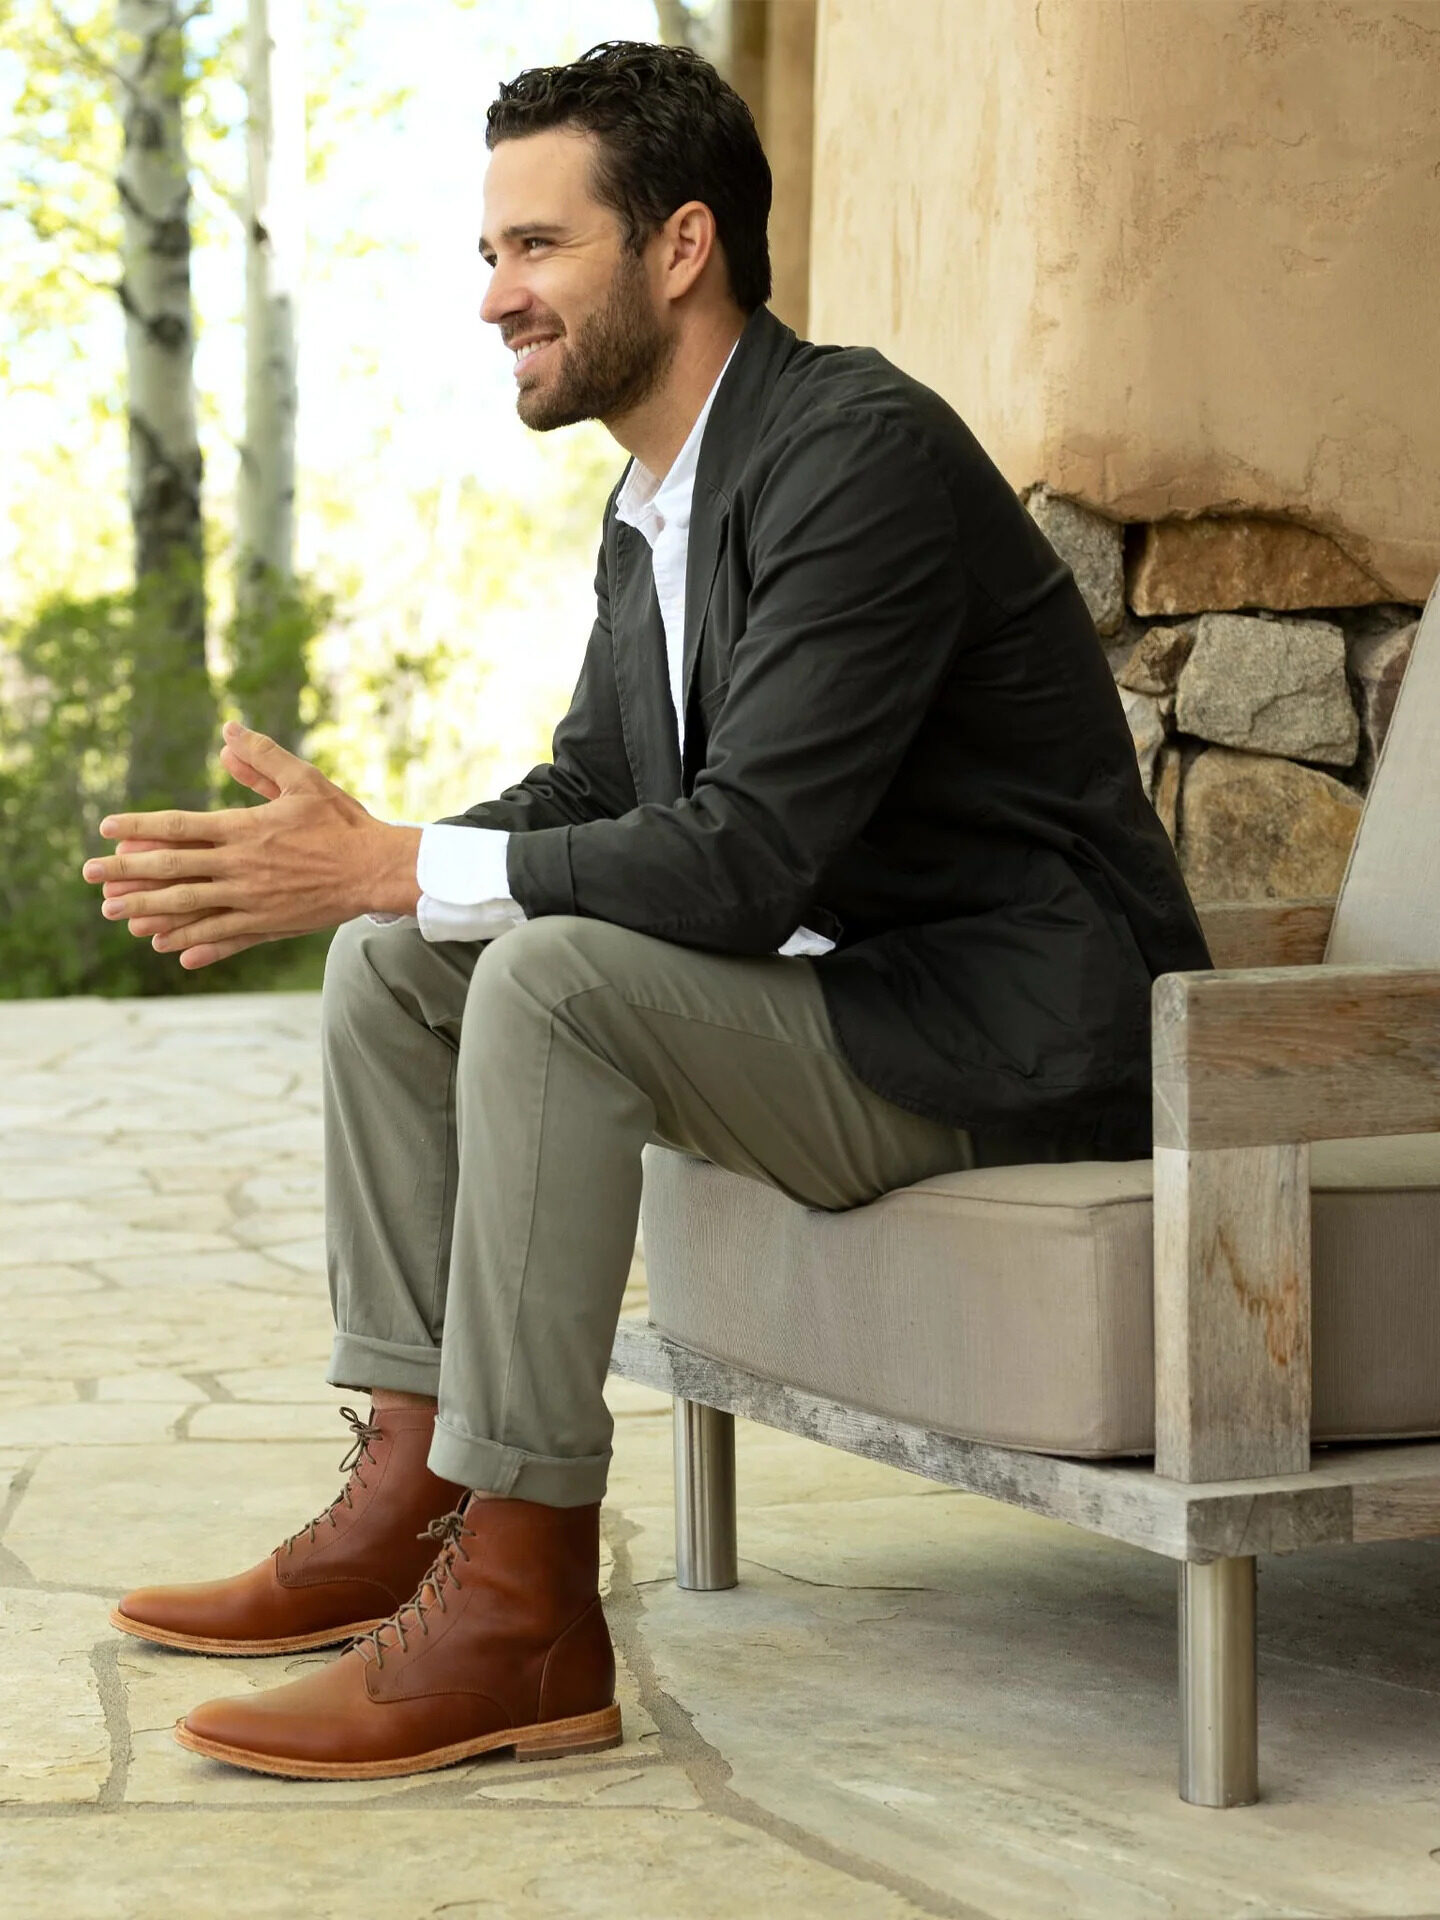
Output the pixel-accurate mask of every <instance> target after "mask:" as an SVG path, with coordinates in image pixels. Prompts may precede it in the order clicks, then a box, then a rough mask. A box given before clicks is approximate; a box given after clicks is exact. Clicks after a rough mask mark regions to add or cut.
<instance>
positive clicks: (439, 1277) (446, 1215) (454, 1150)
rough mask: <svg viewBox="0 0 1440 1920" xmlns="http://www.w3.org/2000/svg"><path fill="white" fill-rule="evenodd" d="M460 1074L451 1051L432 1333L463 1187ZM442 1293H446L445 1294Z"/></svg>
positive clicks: (446, 1289) (447, 1285) (433, 1277)
mask: <svg viewBox="0 0 1440 1920" xmlns="http://www.w3.org/2000/svg"><path fill="white" fill-rule="evenodd" d="M459 1072H460V1050H459V1048H458V1047H456V1048H452V1049H451V1053H450V1072H449V1076H448V1077H447V1079H446V1082H445V1172H444V1176H443V1178H442V1179H441V1182H440V1217H439V1220H438V1222H437V1224H436V1229H435V1270H434V1272H433V1273H432V1274H431V1276H430V1311H429V1314H428V1316H427V1318H428V1324H429V1326H430V1329H431V1332H432V1334H433V1332H434V1328H435V1320H436V1310H437V1307H438V1306H439V1303H440V1301H441V1299H442V1298H444V1297H448V1294H449V1290H450V1253H451V1248H450V1246H449V1245H447V1244H446V1236H445V1222H446V1221H447V1220H448V1219H451V1218H452V1216H453V1213H454V1203H455V1201H456V1200H457V1199H458V1197H459V1188H460V1143H459V1141H458V1139H457V1138H456V1128H455V1111H456V1088H455V1082H456V1080H457V1078H458V1076H459ZM452 1160H453V1161H454V1163H455V1193H454V1194H453V1195H452V1193H451V1190H450V1163H451V1161H452ZM442 1290H443V1292H442ZM439 1318H440V1327H441V1337H442V1338H443V1337H444V1314H443V1312H442V1313H441V1314H440V1316H439Z"/></svg>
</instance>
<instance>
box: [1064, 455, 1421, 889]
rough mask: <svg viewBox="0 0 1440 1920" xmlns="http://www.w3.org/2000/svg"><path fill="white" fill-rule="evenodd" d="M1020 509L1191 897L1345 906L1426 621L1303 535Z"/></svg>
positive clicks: (1333, 548)
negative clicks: (1363, 823) (1110, 697)
mask: <svg viewBox="0 0 1440 1920" xmlns="http://www.w3.org/2000/svg"><path fill="white" fill-rule="evenodd" d="M1027 505H1028V506H1029V509H1030V512H1031V514H1032V515H1033V516H1034V518H1035V520H1036V522H1037V524H1038V525H1039V526H1040V527H1041V529H1042V530H1043V531H1044V533H1045V534H1046V536H1047V538H1048V539H1049V541H1050V543H1051V545H1052V546H1053V547H1054V548H1055V550H1056V552H1057V553H1059V555H1060V556H1061V558H1062V559H1064V560H1065V561H1066V562H1068V564H1069V566H1070V567H1071V569H1072V570H1073V572H1074V574H1075V578H1076V581H1077V582H1078V584H1079V587H1080V591H1081V593H1082V594H1083V595H1084V596H1085V600H1086V603H1087V605H1088V606H1089V608H1090V611H1091V614H1092V615H1093V616H1094V619H1095V624H1096V626H1097V628H1098V629H1099V631H1100V634H1101V637H1102V639H1103V640H1104V642H1105V645H1106V649H1107V653H1108V657H1109V660H1110V666H1111V670H1112V671H1113V673H1114V675H1115V679H1116V681H1117V683H1118V685H1119V689H1120V698H1121V702H1122V704H1123V705H1124V708H1125V714H1126V718H1127V719H1128V720H1129V723H1130V732H1131V735H1132V737H1133V738H1134V741H1135V752H1136V755H1137V758H1138V759H1139V762H1140V771H1141V774H1142V777H1143V778H1144V781H1145V786H1146V791H1147V792H1148V793H1149V795H1150V798H1151V800H1152V801H1153V803H1154V805H1155V809H1156V811H1157V812H1158V813H1159V815H1160V818H1161V820H1162V821H1163V822H1164V823H1165V827H1166V830H1167V832H1168V833H1169V835H1170V837H1171V839H1172V840H1173V841H1174V842H1175V847H1176V850H1177V852H1178V854H1179V857H1180V865H1181V869H1182V871H1183V872H1184V875H1185V878H1186V881H1187V882H1188V884H1189V887H1190V891H1191V893H1192V894H1193V895H1194V896H1195V898H1196V899H1197V900H1265V899H1272V900H1274V899H1303V898H1308V897H1312V896H1319V895H1329V894H1333V893H1335V892H1336V890H1337V889H1338V887H1339V885H1340V881H1341V878H1342V876H1343V874H1344V871H1345V861H1346V857H1347V855H1348V854H1349V851H1350V843H1351V841H1352V840H1353V839H1354V837H1355V829H1356V827H1357V825H1358V824H1359V820H1360V809H1361V806H1362V805H1363V802H1364V796H1365V789H1366V787H1367V786H1368V785H1369V782H1370V777H1371V775H1372V774H1373V772H1374V769H1375V761H1376V757H1377V756H1378V754H1379V751H1380V746H1381V743H1382V741H1383V740H1384V737H1385V729H1386V727H1387V726H1388V725H1389V722H1390V715H1391V712H1392V710H1393V708H1394V705H1395V695H1396V693H1397V691H1398V690H1399V686H1400V679H1401V676H1402V675H1403V673H1404V671H1405V664H1406V662H1407V660H1408V659H1409V657H1410V647H1411V644H1412V642H1413V640H1414V637H1415V628H1416V623H1417V621H1418V618H1419V609H1418V608H1417V607H1413V606H1408V605H1399V604H1397V603H1396V602H1394V601H1392V600H1389V599H1387V598H1386V596H1385V593H1384V589H1383V587H1382V586H1381V585H1380V584H1379V583H1377V582H1376V581H1375V580H1373V579H1372V578H1371V577H1370V576H1369V575H1368V574H1367V573H1366V572H1365V571H1364V570H1363V569H1362V568H1361V567H1359V566H1358V565H1357V564H1356V563H1355V562H1354V561H1353V560H1352V559H1351V558H1350V557H1349V556H1348V555H1347V554H1346V553H1345V552H1344V551H1343V550H1342V549H1341V548H1340V547H1339V546H1337V545H1336V544H1335V542H1334V541H1333V540H1330V539H1328V538H1327V537H1326V536H1325V535H1324V534H1321V533H1317V532H1315V531H1314V530H1313V529H1311V528H1309V527H1304V526H1300V525H1298V524H1297V523H1295V522H1292V521H1284V520H1269V519H1264V518H1258V517H1255V516H1244V517H1241V516H1234V517H1231V516H1221V515H1216V516H1214V517H1211V518H1206V519H1197V520H1183V521H1181V520H1175V521H1162V522H1158V523H1156V524H1153V525H1145V526H1123V525H1121V524H1119V523H1118V522H1116V521H1114V520H1108V519H1106V518H1104V517H1103V516H1102V515H1100V514H1097V513H1093V512H1091V511H1090V510H1089V509H1087V508H1085V507H1083V506H1081V505H1079V504H1078V503H1076V502H1075V501H1072V500H1067V499H1064V498H1062V497H1061V496H1060V495H1058V494H1055V493H1052V492H1050V491H1049V490H1048V489H1046V488H1044V487H1037V488H1035V489H1034V490H1033V491H1032V492H1031V493H1030V494H1029V496H1028V498H1027Z"/></svg>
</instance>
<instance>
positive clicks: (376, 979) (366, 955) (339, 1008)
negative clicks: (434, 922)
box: [321, 917, 420, 1030]
mask: <svg viewBox="0 0 1440 1920" xmlns="http://www.w3.org/2000/svg"><path fill="white" fill-rule="evenodd" d="M419 939H420V932H419V929H418V928H417V927H416V925H415V923H414V921H413V920H412V921H397V922H395V923H393V924H389V925H382V924H379V923H377V922H376V921H374V920H370V919H367V918H364V917H362V918H361V919H359V920H347V921H346V922H345V924H344V926H342V927H340V928H338V929H337V931H336V934H335V938H334V939H333V940H332V941H331V942H330V951H329V952H328V953H327V954H326V956H325V983H324V989H323V992H322V995H321V1007H322V1010H323V1019H324V1023H325V1025H326V1027H327V1028H328V1029H331V1030H333V1029H334V1028H335V1027H336V1026H337V1024H338V1025H340V1026H343V1027H346V1028H348V1027H349V1026H350V1025H351V1024H352V1023H353V1021H354V1020H355V1018H356V1016H357V1013H358V1012H360V1011H361V1010H363V1009H364V1008H365V1007H366V1006H368V1005H372V1004H374V1005H379V1004H380V1003H381V1002H383V1001H387V1000H389V998H390V986H391V983H392V981H393V980H394V978H395V977H396V975H397V974H398V973H400V972H401V971H403V969H404V966H405V964H406V963H407V962H408V961H409V960H410V958H411V954H412V951H413V947H414V943H415V942H416V941H418V940H419Z"/></svg>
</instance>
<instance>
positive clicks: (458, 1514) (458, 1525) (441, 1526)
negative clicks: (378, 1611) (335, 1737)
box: [350, 1507, 471, 1667]
mask: <svg viewBox="0 0 1440 1920" xmlns="http://www.w3.org/2000/svg"><path fill="white" fill-rule="evenodd" d="M426 1535H428V1536H429V1537H430V1539H432V1540H433V1541H435V1542H436V1544H437V1545H438V1547H439V1549H440V1551H439V1554H438V1555H437V1557H436V1560H435V1564H434V1566H432V1567H431V1569H430V1571H429V1572H428V1573H427V1574H426V1576H425V1578H424V1579H423V1580H422V1581H421V1582H420V1587H419V1591H418V1592H417V1593H416V1595H415V1598H414V1599H413V1600H407V1601H406V1602H405V1604H404V1606H403V1607H401V1609H400V1611H399V1612H398V1613H392V1614H391V1616H390V1618H389V1619H388V1620H382V1621H381V1622H380V1625H379V1626H378V1627H372V1628H371V1630H370V1632H369V1633H362V1634H360V1635H359V1637H358V1638H357V1639H354V1640H352V1641H351V1642H350V1650H351V1652H352V1653H358V1654H359V1655H360V1657H361V1658H362V1659H363V1660H369V1659H372V1658H373V1659H374V1662H375V1665H376V1666H377V1667H383V1666H384V1665H385V1655H386V1653H387V1652H391V1653H397V1652H398V1653H404V1652H405V1651H406V1650H407V1648H408V1647H409V1644H410V1643H409V1639H408V1637H407V1636H408V1635H409V1634H412V1633H414V1632H415V1630H416V1629H417V1628H418V1629H419V1631H420V1633H421V1635H422V1636H423V1637H424V1638H425V1639H427V1640H428V1639H429V1638H430V1623H429V1621H428V1620H427V1619H426V1615H427V1614H429V1613H444V1612H445V1611H446V1608H445V1589H446V1587H447V1586H451V1587H458V1586H459V1584H460V1574H459V1571H458V1569H457V1566H456V1562H457V1561H459V1560H468V1559H469V1558H470V1555H469V1554H468V1553H467V1552H466V1551H465V1542H466V1540H467V1539H468V1538H470V1537H471V1536H470V1535H468V1534H467V1533H466V1531H465V1516H464V1512H463V1510H462V1509H461V1508H459V1507H457V1508H456V1509H455V1511H454V1512H453V1513H442V1514H441V1516H440V1518H439V1519H438V1520H432V1521H431V1522H430V1523H429V1525H428V1526H427V1527H426V1529H425V1532H424V1533H417V1534H416V1536H415V1538H416V1539H417V1540H423V1539H425V1537H426ZM387 1634H388V1635H389V1636H390V1637H389V1638H388V1639H387V1638H386V1637H385V1636H386V1635H387Z"/></svg>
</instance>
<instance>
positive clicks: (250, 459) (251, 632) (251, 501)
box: [231, 0, 305, 748]
mask: <svg viewBox="0 0 1440 1920" xmlns="http://www.w3.org/2000/svg"><path fill="white" fill-rule="evenodd" d="M303 28H304V6H303V0H248V10H247V14H246V22H245V55H246V65H245V79H246V92H247V96H248V114H247V167H246V206H245V445H244V447H243V448H242V450H241V458H240V480H239V533H240V539H239V546H240V561H239V573H238V576H237V579H236V588H235V597H236V613H237V618H236V623H235V634H234V652H235V661H234V672H233V674H232V678H231V687H232V691H233V692H234V694H235V695H236V697H237V698H238V699H239V700H240V703H241V704H242V706H244V707H245V709H246V716H245V717H246V719H247V720H248V721H249V722H250V724H251V725H252V726H257V727H259V728H260V729H261V731H262V732H265V733H269V734H271V735H273V736H274V737H275V738H276V739H277V740H279V741H281V742H282V743H283V744H284V745H285V746H287V747H292V748H293V747H297V746H298V745H299V733H300V715H299V698H300V689H301V687H302V686H303V684H304V678H305V672H304V658H303V643H304V627H303V623H301V622H297V620H296V618H295V617H294V614H295V602H294V586H295V419H296V411H297V407H298V402H299V391H298V386H297V369H296V332H297V307H298V298H299V286H300V274H301V269H302V265H303V261H304V248H305V226H304V195H305V86H304V67H303V41H302V34H303Z"/></svg>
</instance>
